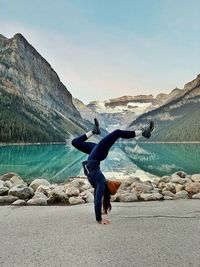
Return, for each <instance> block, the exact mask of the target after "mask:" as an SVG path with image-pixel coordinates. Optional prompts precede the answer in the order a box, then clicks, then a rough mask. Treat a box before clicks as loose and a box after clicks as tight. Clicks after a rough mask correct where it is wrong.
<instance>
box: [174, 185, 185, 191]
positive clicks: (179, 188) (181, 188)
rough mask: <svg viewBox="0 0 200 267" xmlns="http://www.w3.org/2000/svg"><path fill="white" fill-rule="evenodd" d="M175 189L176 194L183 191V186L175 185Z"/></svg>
mask: <svg viewBox="0 0 200 267" xmlns="http://www.w3.org/2000/svg"><path fill="white" fill-rule="evenodd" d="M175 188H176V193H178V192H180V191H182V190H185V185H182V184H176V185H175Z"/></svg>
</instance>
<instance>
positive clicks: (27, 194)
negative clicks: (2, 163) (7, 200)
mask: <svg viewBox="0 0 200 267" xmlns="http://www.w3.org/2000/svg"><path fill="white" fill-rule="evenodd" d="M8 194H9V195H12V196H16V197H17V198H19V199H28V198H31V197H32V196H33V195H34V192H33V189H32V188H30V187H28V186H24V185H23V184H19V185H16V186H13V187H12V188H11V189H10V190H9V192H8Z"/></svg>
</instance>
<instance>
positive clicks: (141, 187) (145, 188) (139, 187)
mask: <svg viewBox="0 0 200 267" xmlns="http://www.w3.org/2000/svg"><path fill="white" fill-rule="evenodd" d="M130 188H132V189H131V193H136V194H137V195H140V194H141V193H150V192H151V190H152V189H153V187H152V185H151V184H149V183H148V184H145V183H134V184H132V185H131V187H130Z"/></svg>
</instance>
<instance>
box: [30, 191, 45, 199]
mask: <svg viewBox="0 0 200 267" xmlns="http://www.w3.org/2000/svg"><path fill="white" fill-rule="evenodd" d="M35 198H43V199H45V200H47V198H48V197H47V196H46V195H45V194H43V193H42V192H35V194H34V196H33V197H32V199H35Z"/></svg>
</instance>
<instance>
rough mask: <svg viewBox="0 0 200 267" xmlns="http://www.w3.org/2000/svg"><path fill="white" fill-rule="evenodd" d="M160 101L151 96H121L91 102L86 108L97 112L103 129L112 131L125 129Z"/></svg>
mask: <svg viewBox="0 0 200 267" xmlns="http://www.w3.org/2000/svg"><path fill="white" fill-rule="evenodd" d="M159 104H160V101H157V100H155V99H154V98H153V96H152V95H149V96H146V95H140V96H122V97H117V98H113V99H109V100H105V101H92V102H90V103H89V104H88V105H87V108H89V109H90V110H92V111H93V112H97V113H98V114H99V115H100V116H101V118H102V120H103V121H104V123H105V129H106V130H108V131H112V130H114V129H117V128H125V127H126V126H127V125H128V124H129V123H130V122H131V121H133V119H135V118H137V117H138V116H139V115H141V114H143V113H144V112H146V111H148V110H151V109H153V108H155V107H156V106H158V105H159Z"/></svg>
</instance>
